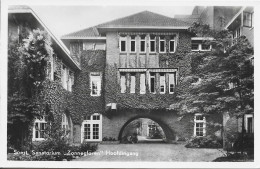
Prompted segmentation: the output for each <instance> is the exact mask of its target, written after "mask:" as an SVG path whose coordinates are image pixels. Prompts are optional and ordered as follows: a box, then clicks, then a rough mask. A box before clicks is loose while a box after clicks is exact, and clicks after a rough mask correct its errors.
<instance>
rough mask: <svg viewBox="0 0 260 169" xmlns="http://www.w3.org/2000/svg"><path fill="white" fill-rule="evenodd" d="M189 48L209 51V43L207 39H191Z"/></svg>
mask: <svg viewBox="0 0 260 169" xmlns="http://www.w3.org/2000/svg"><path fill="white" fill-rule="evenodd" d="M200 39H201V38H200ZM191 50H192V51H210V50H211V44H210V43H209V41H207V40H192V41H191Z"/></svg>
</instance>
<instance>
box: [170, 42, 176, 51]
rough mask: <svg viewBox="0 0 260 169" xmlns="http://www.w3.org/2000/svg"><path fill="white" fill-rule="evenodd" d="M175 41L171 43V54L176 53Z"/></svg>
mask: <svg viewBox="0 0 260 169" xmlns="http://www.w3.org/2000/svg"><path fill="white" fill-rule="evenodd" d="M174 43H175V42H174V41H170V52H174V50H175V46H174Z"/></svg>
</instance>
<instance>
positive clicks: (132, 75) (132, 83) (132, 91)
mask: <svg viewBox="0 0 260 169" xmlns="http://www.w3.org/2000/svg"><path fill="white" fill-rule="evenodd" d="M133 77H134V78H133ZM132 85H133V86H132ZM132 87H133V88H132ZM135 89H136V73H130V93H135Z"/></svg>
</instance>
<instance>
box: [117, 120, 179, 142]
mask: <svg viewBox="0 0 260 169" xmlns="http://www.w3.org/2000/svg"><path fill="white" fill-rule="evenodd" d="M137 119H150V120H152V121H154V122H156V123H157V124H158V125H159V126H160V127H161V128H162V130H163V133H164V134H165V137H166V139H165V141H166V142H172V141H174V140H175V133H174V131H173V130H172V129H171V128H170V127H169V126H168V125H167V124H165V123H164V122H163V121H161V120H160V119H158V118H156V117H153V116H149V115H140V116H135V117H133V118H130V119H129V120H128V121H127V122H126V123H125V124H124V125H123V127H122V128H121V130H120V132H119V135H118V140H120V141H122V138H123V133H124V130H125V129H126V127H127V126H128V125H129V124H130V123H131V122H133V121H135V120H137Z"/></svg>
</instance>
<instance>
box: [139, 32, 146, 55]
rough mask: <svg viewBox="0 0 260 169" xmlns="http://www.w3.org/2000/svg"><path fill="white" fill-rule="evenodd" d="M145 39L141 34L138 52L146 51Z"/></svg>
mask: <svg viewBox="0 0 260 169" xmlns="http://www.w3.org/2000/svg"><path fill="white" fill-rule="evenodd" d="M145 44H146V41H145V36H141V40H140V53H145V52H146V46H145Z"/></svg>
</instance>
